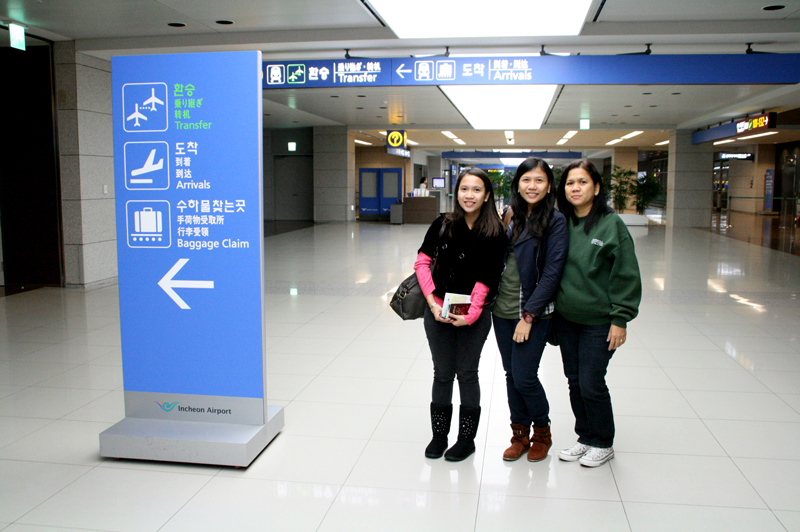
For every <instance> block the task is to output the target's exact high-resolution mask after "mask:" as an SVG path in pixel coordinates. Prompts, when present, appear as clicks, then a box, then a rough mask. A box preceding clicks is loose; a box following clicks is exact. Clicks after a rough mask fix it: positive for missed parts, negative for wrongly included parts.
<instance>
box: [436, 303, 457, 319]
mask: <svg viewBox="0 0 800 532" xmlns="http://www.w3.org/2000/svg"><path fill="white" fill-rule="evenodd" d="M431 312H432V313H433V318H434V319H435V320H436V321H440V322H442V323H453V320H451V319H450V318H449V317H448V318H443V317H442V307H441V306H439V305H438V304H437V303H434V304H433V305H431Z"/></svg>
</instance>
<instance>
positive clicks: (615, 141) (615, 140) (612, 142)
mask: <svg viewBox="0 0 800 532" xmlns="http://www.w3.org/2000/svg"><path fill="white" fill-rule="evenodd" d="M619 142H622V139H614V140H612V141H611V142H606V146H613V145H614V144H617V143H619Z"/></svg>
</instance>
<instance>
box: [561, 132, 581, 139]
mask: <svg viewBox="0 0 800 532" xmlns="http://www.w3.org/2000/svg"><path fill="white" fill-rule="evenodd" d="M577 134H578V132H577V131H567V134H566V135H564V138H565V139H571V138H572V137H574V136H575V135H577Z"/></svg>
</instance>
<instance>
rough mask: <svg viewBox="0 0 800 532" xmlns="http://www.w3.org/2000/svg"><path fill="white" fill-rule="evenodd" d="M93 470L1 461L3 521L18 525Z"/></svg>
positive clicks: (1, 515)
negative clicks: (21, 519)
mask: <svg viewBox="0 0 800 532" xmlns="http://www.w3.org/2000/svg"><path fill="white" fill-rule="evenodd" d="M90 469H91V468H89V467H84V466H76V465H66V464H46V463H40V462H25V461H22V460H0V521H8V522H14V521H16V520H17V519H19V518H20V517H22V516H23V515H25V514H26V513H28V512H29V511H31V510H32V509H34V508H36V507H37V506H38V505H40V504H41V503H42V502H44V501H46V500H47V499H49V498H50V497H52V496H53V495H54V494H56V493H58V492H59V491H60V490H62V489H64V487H65V486H68V485H69V484H70V483H72V482H74V481H75V480H76V479H77V478H79V477H80V476H81V475H84V474H86V473H87V472H88V471H89V470H90Z"/></svg>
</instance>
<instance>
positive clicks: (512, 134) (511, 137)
mask: <svg viewBox="0 0 800 532" xmlns="http://www.w3.org/2000/svg"><path fill="white" fill-rule="evenodd" d="M505 133H506V138H507V139H513V138H514V132H513V131H506V132H505Z"/></svg>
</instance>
